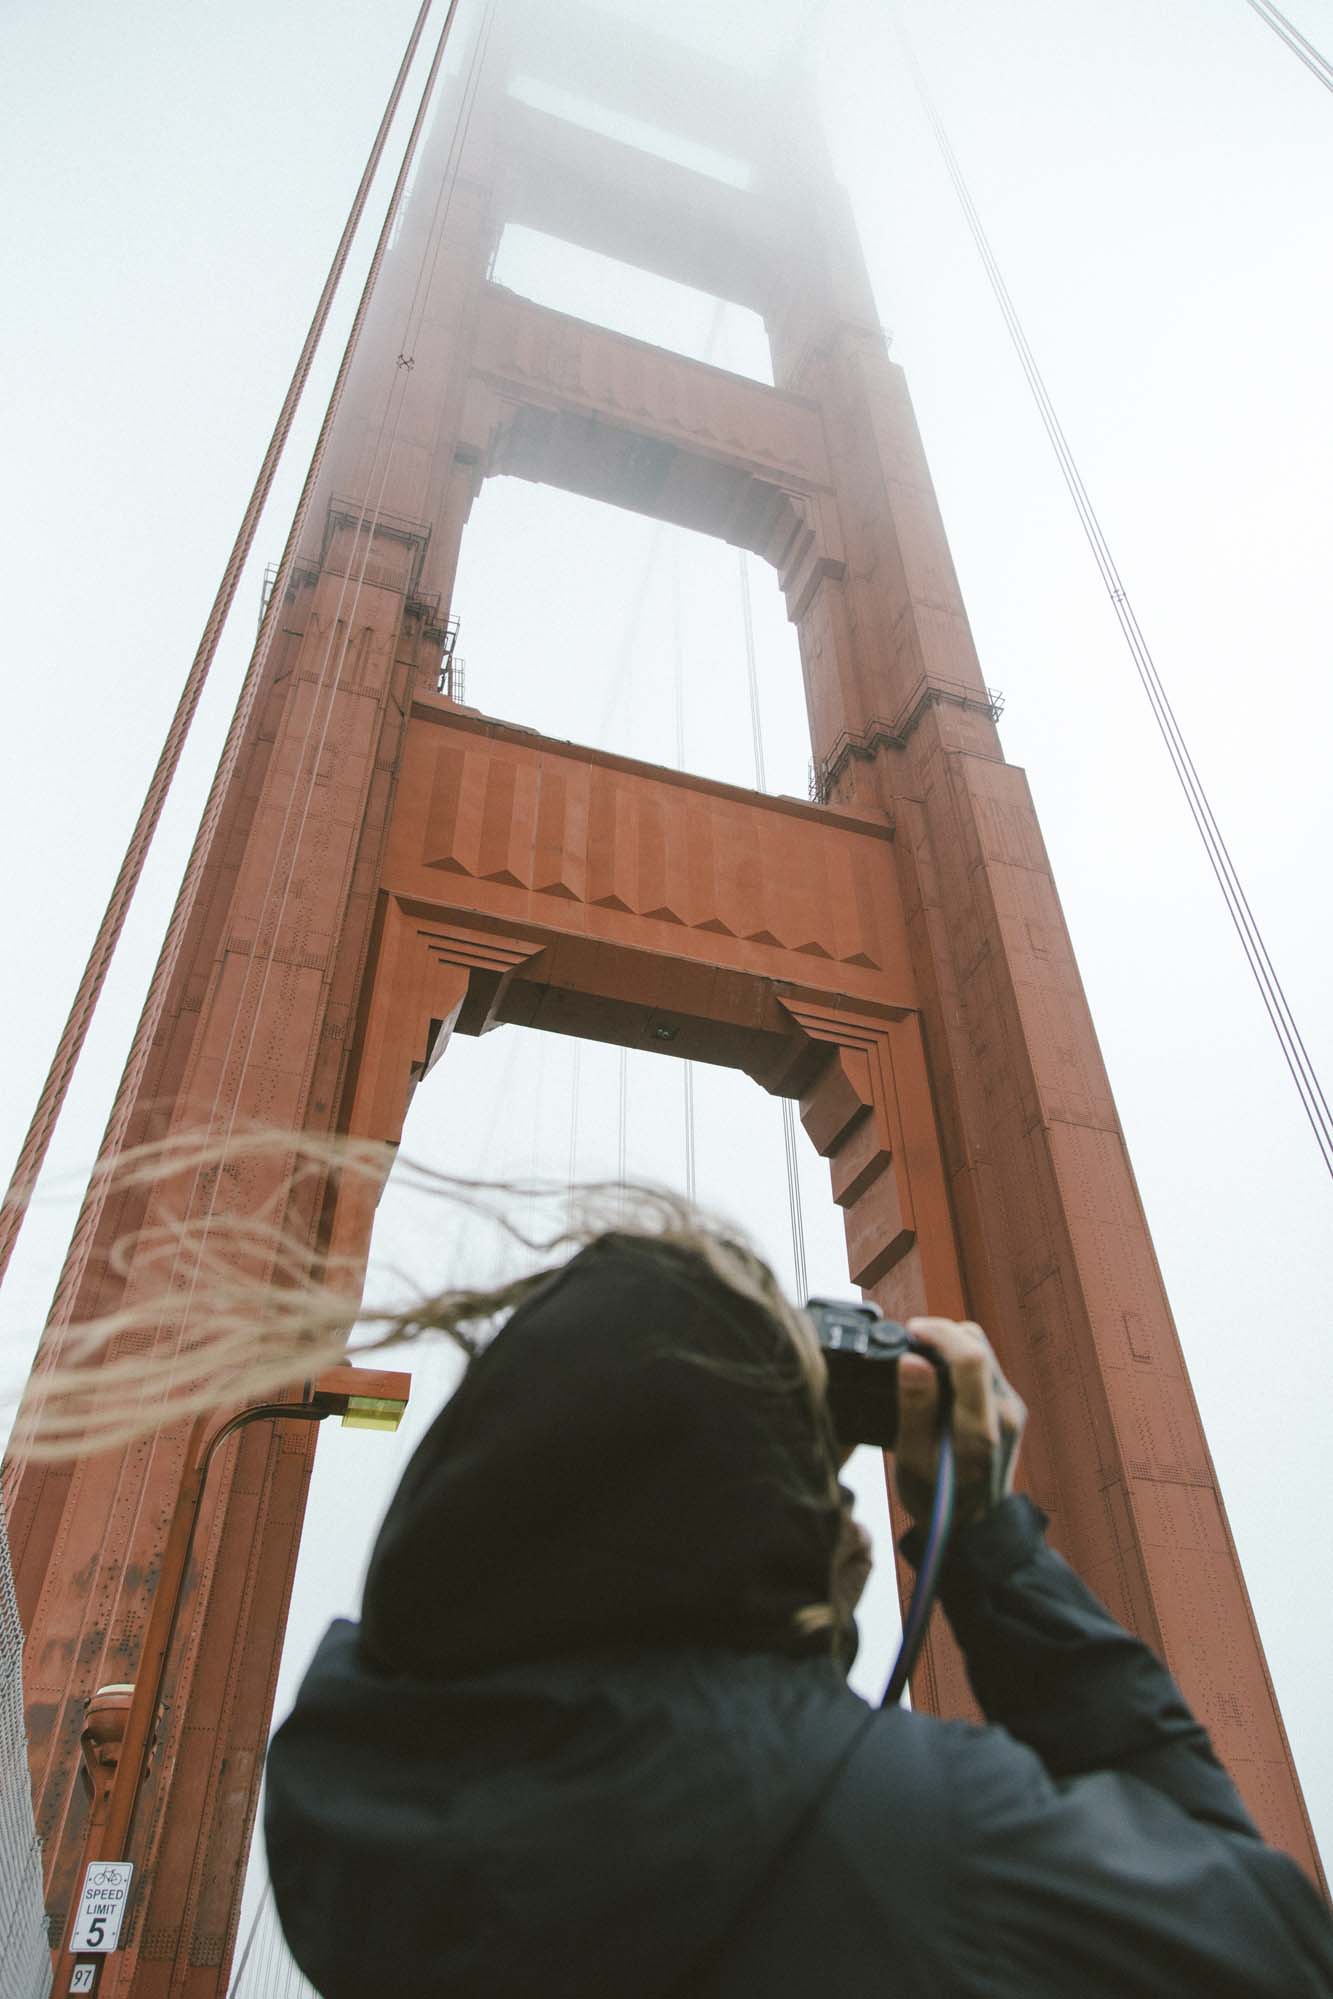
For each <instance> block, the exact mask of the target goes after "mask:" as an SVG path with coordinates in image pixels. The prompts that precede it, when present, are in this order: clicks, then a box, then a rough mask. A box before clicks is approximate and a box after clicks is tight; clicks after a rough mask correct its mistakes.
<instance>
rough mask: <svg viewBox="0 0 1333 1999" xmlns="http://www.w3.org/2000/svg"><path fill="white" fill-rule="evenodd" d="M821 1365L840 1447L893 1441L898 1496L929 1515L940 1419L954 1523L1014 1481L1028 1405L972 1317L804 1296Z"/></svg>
mask: <svg viewBox="0 0 1333 1999" xmlns="http://www.w3.org/2000/svg"><path fill="white" fill-rule="evenodd" d="M806 1309H807V1311H808V1312H809V1314H810V1316H811V1319H812V1321H813V1322H814V1326H815V1331H816V1333H817V1334H818V1336H819V1344H820V1347H821V1348H822V1350H823V1354H824V1359H825V1362H826V1364H827V1367H828V1396H829V1407H830V1410H831V1412H832V1416H833V1427H834V1429H835V1431H836V1432H837V1435H838V1439H839V1442H840V1443H841V1445H842V1446H843V1447H844V1448H850V1447H851V1446H852V1445H853V1444H876V1445H878V1446H879V1448H880V1449H881V1450H885V1451H892V1452H893V1453H894V1458H895V1470H896V1474H897V1485H898V1491H899V1495H900V1497H901V1499H902V1502H903V1505H904V1506H905V1507H906V1508H907V1511H908V1512H909V1514H910V1515H911V1516H912V1519H913V1520H914V1521H915V1522H916V1523H917V1524H919V1525H921V1526H925V1525H926V1523H927V1521H928V1520H929V1518H930V1514H931V1507H932V1502H933V1499H934V1494H935V1486H936V1479H937V1474H938V1470H939V1445H940V1434H941V1430H942V1429H943V1428H944V1427H945V1423H946V1419H947V1424H948V1428H949V1432H950V1435H951V1437H952V1441H953V1450H954V1481H955V1483H954V1497H953V1509H952V1517H953V1523H954V1525H955V1526H958V1527H961V1526H966V1524H967V1523H968V1522H969V1521H970V1520H976V1519H980V1517H981V1516H982V1515H983V1514H985V1513H988V1512H989V1511H990V1510H991V1508H992V1507H993V1506H996V1505H998V1504H999V1502H1000V1500H1001V1499H1003V1498H1004V1496H1005V1494H1006V1493H1007V1492H1008V1491H1009V1490H1010V1489H1011V1487H1012V1484H1013V1471H1014V1460H1015V1459H1016V1457H1017V1455H1018V1444H1019V1439H1020V1437H1021V1436H1022V1433H1023V1425H1024V1424H1025V1422H1026V1421H1027V1410H1026V1409H1025V1408H1024V1406H1023V1403H1022V1401H1021V1400H1020V1398H1019V1397H1018V1395H1016V1394H1015V1392H1014V1390H1013V1389H1012V1388H1011V1387H1010V1385H1009V1383H1008V1382H1007V1381H1006V1380H1005V1378H1004V1376H1003V1375H1002V1374H1001V1372H1000V1368H999V1364H998V1362H997V1361H996V1358H995V1355H994V1353H993V1351H992V1349H991V1346H990V1342H989V1341H988V1340H987V1338H986V1335H985V1334H984V1333H983V1332H982V1330H981V1327H980V1326H977V1325H974V1324H972V1323H971V1321H958V1320H953V1319H909V1320H908V1322H907V1324H906V1325H905V1326H900V1325H898V1324H897V1323H896V1322H895V1321H894V1320H892V1319H885V1318H883V1317H882V1316H881V1315H880V1313H879V1311H878V1310H877V1308H876V1307H875V1306H874V1305H869V1304H859V1303H858V1304H843V1303H840V1302H835V1301H833V1300H830V1299H824V1298H812V1299H811V1300H810V1303H809V1304H808V1306H807V1307H806Z"/></svg>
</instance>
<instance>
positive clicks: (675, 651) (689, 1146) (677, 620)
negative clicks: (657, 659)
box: [671, 542, 696, 1201]
mask: <svg viewBox="0 0 1333 1999" xmlns="http://www.w3.org/2000/svg"><path fill="white" fill-rule="evenodd" d="M671 654H672V668H673V673H672V678H673V681H674V684H675V693H676V769H677V770H684V768H685V645H684V640H683V636H682V632H681V603H680V548H679V545H678V544H677V543H675V542H673V543H672V545H671ZM681 1086H682V1089H683V1092H684V1098H685V1192H686V1194H687V1196H688V1197H689V1199H690V1200H691V1201H692V1200H693V1199H694V1190H695V1186H696V1179H695V1170H694V1066H693V1064H692V1063H691V1062H690V1061H689V1060H688V1059H687V1060H686V1061H684V1062H683V1063H682V1064H681Z"/></svg>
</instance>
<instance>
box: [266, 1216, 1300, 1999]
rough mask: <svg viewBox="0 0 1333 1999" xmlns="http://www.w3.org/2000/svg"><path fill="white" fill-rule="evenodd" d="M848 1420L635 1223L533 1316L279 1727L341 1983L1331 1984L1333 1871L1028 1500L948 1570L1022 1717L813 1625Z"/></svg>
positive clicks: (427, 1446) (440, 1431)
mask: <svg viewBox="0 0 1333 1999" xmlns="http://www.w3.org/2000/svg"><path fill="white" fill-rule="evenodd" d="M700 1353H706V1354H707V1355H708V1356H709V1360H708V1361H707V1362H702V1361H701V1360H700V1359H699V1358H698V1357H697V1356H698V1355H699V1354H700ZM816 1431H817V1425H816V1423H815V1422H814V1421H813V1420H812V1417H811V1412H810V1404H809V1397H808V1393H807V1391H806V1389H805V1386H804V1383H803V1382H802V1381H801V1380H800V1378H799V1376H798V1374H797V1373H796V1372H795V1371H794V1369H793V1368H792V1366H791V1365H790V1356H789V1355H788V1354H787V1353H786V1352H785V1351H784V1350H783V1349H782V1348H781V1347H775V1345H774V1341H773V1335H772V1332H771V1330H770V1328H769V1326H768V1322H767V1321H766V1319H765V1318H764V1316H763V1315H762V1314H760V1313H758V1312H752V1311H751V1310H750V1308H748V1307H746V1306H743V1305H739V1304H738V1303H736V1301H734V1300H730V1299H728V1300H727V1301H726V1302H725V1303H724V1302H723V1301H722V1299H720V1298H719V1296H718V1294H717V1292H716V1290H715V1289H714V1287H712V1286H711V1285H709V1284H706V1283H701V1282H700V1281H699V1280H698V1278H697V1276H696V1275H692V1274H691V1271H690V1267H689V1266H688V1264H687V1263H685V1262H684V1261H683V1260H677V1261H675V1262H674V1263H673V1261H672V1260H671V1259H670V1258H666V1259H665V1260H664V1258H663V1255H662V1253H661V1252H655V1253H650V1252H645V1251H644V1250H642V1249H641V1248H639V1247H637V1246H636V1245H634V1244H633V1243H631V1242H629V1241H627V1240H626V1239H623V1238H612V1239H610V1240H609V1241H606V1242H604V1243H602V1244H598V1245H595V1246H594V1248H593V1249H591V1250H589V1251H586V1252H585V1253H584V1254H583V1255H582V1256H581V1257H579V1258H577V1259H576V1260H575V1261H574V1263H573V1264H571V1265H570V1266H569V1268H568V1270H567V1271H566V1272H565V1273H564V1274H563V1275H562V1276H561V1278H559V1279H558V1280H556V1281H555V1282H554V1283H553V1284H552V1285H551V1286H550V1287H549V1288H548V1289H546V1290H545V1291H543V1292H542V1293H540V1294H539V1295H538V1296H537V1297H536V1298H535V1299H533V1300H530V1301H529V1302H528V1303H527V1304H526V1305H525V1306H523V1307H522V1308H521V1310H520V1311H519V1312H517V1313H516V1314H515V1315H514V1317H513V1319H512V1320H511V1321H510V1323H509V1325H508V1326H507V1327H506V1329H505V1331H504V1332H503V1333H502V1334H501V1335H500V1336H499V1338H498V1339H497V1340H496V1341H495V1342H494V1343H493V1345H492V1346H491V1347H490V1348H489V1349H488V1350H487V1352H486V1353H485V1354H484V1355H483V1356H482V1358H481V1359H480V1360H479V1361H477V1362H475V1363H474V1364H473V1366H472V1367H471V1368H470V1369H469V1372H468V1375H467V1377H466V1378H465V1380H464V1382H463V1384H462V1386H461V1387H460V1389H459V1391H458V1393H457V1394H456V1395H455V1396H454V1398H453V1400H452V1401H451V1402H450V1403H449V1404H448V1406H447V1407H446V1408H445V1410H444V1411H443V1412H442V1414H441V1416H440V1417H439V1418H438V1419H437V1421H436V1423H435V1424H434V1425H433V1427H432V1429H431V1430H430V1431H429V1432H428V1434H427V1436H426V1437H425V1439H424V1440H423V1442H422V1444H421V1446H420V1448H419V1450H418V1452H417V1454H416V1456H415V1457H414V1459H413V1461H412V1463H411V1464H410V1465H409V1467H408V1470H407V1473H406V1474H405V1476H404V1479H403V1482H402V1484H401V1486H400V1488H399V1491H398V1493H397V1495H396V1496H395V1499H394V1501H393V1504H392V1505H391V1507H390V1510H389V1514H388V1516H387V1518H386V1520H385V1523H384V1527H383V1529H382V1532H381V1535H380V1539H379V1542H378V1544H377V1547H376V1550H375V1554H374V1556H373V1558H372V1562H371V1568H370V1573H369V1576H368V1579H367V1585H366V1594H365V1603H364V1609H363V1617H362V1621H361V1623H360V1625H354V1624H350V1623H346V1622H339V1623H336V1624H334V1625H333V1627H332V1628H331V1629H330V1631H329V1632H328V1634H327V1636H326V1637H325V1639H324V1641H323V1644H322V1645H321V1647H320V1649H319V1652H318V1653H317V1655H316V1658H315V1660H314V1663H313V1665H312V1666H311V1668H310V1671H309V1673H308V1674H307V1676H306V1679H305V1682H304V1684H303V1686H302V1688H301V1692H300V1694H299V1696H298V1699H297V1702H296V1706H295V1708H294V1711H293V1713H292V1714H291V1716H290V1717H289V1718H288V1720H287V1721H286V1722H285V1723H284V1725H283V1727H282V1728H281V1729H280V1730H279V1732H278V1734H277V1736H276V1737H275V1738H274V1742H273V1746H272V1749H271V1752H270V1757H269V1767H268V1790H267V1805H266V1834H267V1841H268V1851H269V1865H270V1871H271V1874H272V1879H273V1884H274V1890H275V1894H276V1897H277V1905H278V1910H279V1914H280V1916H281V1919H282V1923H283V1927H284V1930H285V1931H286V1934H287V1938H288V1941H289V1943H290V1945H291V1947H292V1950H293V1953H294V1955H295V1957H296V1959H297V1962H298V1963H299V1964H300V1965H301V1967H302V1969H303V1970H304V1971H305V1972H306V1973H307V1975H308V1976H309V1977H310V1978H311V1980H312V1981H313V1982H314V1984H315V1985H316V1986H317V1987H318V1989H319V1990H320V1992H321V1993H323V1994H325V1995H326V1996H327V1999H368V1995H373V1994H376V1993H377V1992H380V1991H383V1992H385V1993H386V1994H387V1993H393V1994H396V1993H398V1992H413V1993H420V1994H423V1995H439V1996H440V1999H446V1995H447V1999H622V1996H623V1999H751V1995H753V1999H760V1995H763V1999H788V1995H790V1999H797V1995H798V1994H799V1995H801V1999H807V1995H809V1994H811V1993H817V1994H818V1993H826V1994H829V1995H856V1999H860V1995H867V1996H868V1995H871V1994H875V1993H880V1992H883V1993H885V1994H890V1993H891V1994H894V1995H902V1999H912V1996H913V1995H921V1999H926V1996H927V1995H929V1999H950V1996H951V1995H955V1994H957V1995H960V1999H961V1995H965V1994H966V1995H973V1994H977V1995H980V1994H986V1995H1004V1994H1009V1993H1013V1994H1020V1993H1021V1994H1024V1995H1030V1999H1037V1995H1052V1999H1055V1995H1060V1999H1082V1995H1089V1999H1093V1995H1098V1996H1099V1995H1106V1999H1110V1995H1113V1994H1114V1995H1118V1996H1122V1995H1130V1994H1142V1995H1144V1996H1145V1999H1147V1995H1153V1999H1176V1995H1179V1999H1186V1995H1188V1999H1204V1996H1205V1995H1206V1999H1229V1995H1235V1999H1241V1995H1247V1999H1264V1996H1266V1995H1272V1999H1278V1995H1282V1999H1306V1995H1309V1999H1314V1995H1326V1994H1330V1993H1333V1933H1331V1932H1330V1926H1329V1923H1328V1920H1327V1915H1326V1911H1325V1909H1324V1906H1323V1904H1322V1903H1321V1902H1320V1900H1319V1898H1318V1896H1317V1895H1316V1893H1315V1891H1314V1890H1313V1888H1312V1887H1311V1886H1310V1885H1309V1884H1308V1883H1307V1882H1306V1880H1305V1878H1304V1876H1303V1875H1302V1874H1301V1873H1300V1871H1299V1870H1298V1869H1297V1868H1296V1867H1295V1865H1294V1864H1293V1863H1292V1862H1291V1861H1290V1860H1288V1859H1287V1858H1286V1857H1285V1856H1283V1855H1281V1854H1279V1853H1277V1852H1275V1851H1274V1850H1273V1849H1271V1848H1269V1847H1267V1846H1265V1845H1264V1844H1263V1842H1262V1841H1261V1840H1260V1839H1259V1838H1258V1835H1257V1834H1256V1832H1255V1830H1254V1828H1253V1826H1252V1824H1251V1822H1250V1820H1249V1818H1248V1817H1247V1815H1246V1813H1245V1811H1244V1808H1243V1807H1242V1805H1241V1804H1240V1801H1239V1799H1238V1798H1237V1796H1236V1793H1235V1790H1234V1788H1233V1787H1232V1785H1231V1782H1230V1780H1229V1779H1228V1778H1227V1776H1226V1775H1225V1773H1224V1772H1223V1771H1222V1769H1221V1768H1220V1767H1219V1765H1218V1764H1217V1762H1216V1761H1215V1759H1214V1757H1213V1755H1212V1752H1211V1750H1210V1748H1209V1745H1208V1740H1207V1737H1206V1735H1205V1734H1204V1732H1203V1730H1202V1729H1201V1728H1200V1727H1199V1726H1198V1724H1197V1723H1196V1722H1195V1721H1194V1720H1193V1718H1192V1716H1191V1715H1190V1714H1189V1712H1188V1710H1187V1709H1186V1707H1185V1705H1184V1703H1183V1701H1182V1699H1181V1697H1180V1695H1179V1693H1178V1692H1177V1690H1176V1688H1175V1686H1174V1684H1173V1682H1172V1681H1171V1679H1170V1678H1169V1676H1168V1675H1167V1673H1166V1672H1165V1670H1164V1669H1163V1668H1162V1667H1161V1666H1160V1665H1159V1664H1158V1662H1157V1661H1156V1660H1155V1659H1154V1658H1153V1656H1152V1655H1151V1653H1149V1652H1148V1650H1147V1649H1146V1648H1145V1647H1144V1646H1142V1645H1141V1644H1140V1643H1139V1642H1138V1641H1137V1640H1135V1639H1133V1638H1131V1637H1130V1636H1129V1635H1128V1634H1127V1633H1126V1632H1124V1631H1123V1630H1122V1629H1121V1628H1120V1627H1119V1626H1118V1625H1116V1624H1115V1623H1114V1621H1113V1620H1112V1619H1111V1618H1110V1617H1109V1616H1108V1614H1107V1613H1106V1612H1105V1611H1104V1610H1103V1609H1102V1607H1101V1606H1100V1605H1099V1604H1098V1603H1097V1602H1096V1600H1095V1599H1094V1598H1093V1597H1092V1596H1091V1595H1090V1594H1089V1593H1088V1592H1087V1591H1086V1590H1085V1589H1084V1588H1083V1586H1082V1584H1081V1583H1080V1582H1079V1581H1078V1580H1077V1578H1076V1577H1075V1576H1074V1575H1073V1574H1072V1573H1071V1571H1070V1570H1069V1569H1068V1568H1067V1567H1066V1566H1065V1564H1064V1563H1063V1562H1061V1561H1060V1559H1059V1557H1058V1556H1056V1555H1055V1554H1053V1553H1052V1552H1051V1551H1050V1550H1048V1549H1047V1548H1046V1546H1045V1543H1044V1540H1043V1534H1042V1529H1043V1525H1044V1522H1043V1520H1042V1516H1041V1515H1040V1514H1039V1513H1038V1512H1037V1511H1036V1509H1035V1508H1033V1507H1032V1506H1031V1505H1030V1504H1029V1503H1028V1502H1027V1501H1026V1500H1024V1499H1010V1500H1007V1501H1005V1502H1004V1504H1003V1505H1002V1506H1001V1507H999V1508H998V1509H997V1510H996V1511H995V1512H994V1513H993V1514H991V1515H990V1516H989V1517H988V1518H987V1519H986V1520H985V1521H983V1522H981V1523H979V1524H978V1525H976V1526H973V1527H971V1528H968V1529H967V1530H965V1532H963V1533H962V1534H960V1535H959V1536H958V1538H957V1541H956V1544H955V1546H954V1549H953V1550H952V1552H951V1554H950V1557H949V1560H948V1562H947V1563H946V1568H945V1574H944V1579H943V1584H942V1597H943V1601H944V1605H945V1608H946V1611H947V1613H948V1615H949V1617H950V1620H951V1622H952V1624H953V1627H954V1630H955V1632H956V1634H957V1636H958V1638H959V1640H960V1642H961V1644H962V1646H963V1649H964V1652H965V1654H966V1657H967V1661H968V1667H969V1671H970V1674H971V1677H972V1682H973V1686H974V1688H975V1691H976V1694H977V1698H978V1700H979V1701H980V1703H981V1706H982V1708H983V1710H984V1712H985V1713H986V1715H987V1717H988V1719H989V1721H990V1723H991V1724H992V1725H991V1726H989V1727H986V1728H973V1727H970V1726H966V1725H964V1724H961V1723H949V1722H939V1721H935V1720H932V1719H930V1718H928V1717H925V1716H920V1715H914V1714H911V1713H905V1712H902V1711H901V1710H893V1711H888V1712H879V1711H876V1710H873V1709H869V1708H867V1707H866V1706H865V1704H864V1703H863V1702H862V1701H861V1700H860V1699H858V1697H857V1696H856V1695H854V1694H853V1693H851V1692H850V1690H849V1689H848V1687H847V1685H846V1683H845V1679H844V1677H843V1671H842V1669H841V1668H840V1667H839V1666H838V1665H837V1664H836V1663H835V1662H834V1661H833V1660H832V1659H831V1658H830V1657H829V1656H828V1642H829V1641H828V1635H827V1632H826V1631H825V1632H819V1631H814V1632H811V1631H809V1630H808V1629H807V1628H806V1626H807V1624H808V1622H809V1620H805V1621H801V1620H797V1619H796V1617H795V1613H796V1612H797V1611H798V1610H800V1609H802V1608H803V1607H805V1606H807V1605H809V1604H811V1603H815V1602H818V1601H820V1600H821V1599H822V1598H823V1597H824V1595H825V1594H826V1592H827V1586H828V1570H829V1560H830V1556H831V1552H832V1546H833V1537H834V1535H835V1533H836V1525H837V1516H836V1509H835V1507H834V1505H833V1504H832V1502H831V1499H830V1496H829V1493H828V1490H827V1488H828V1476H827V1470H826V1466H827V1458H826V1456H825V1454H824V1449H823V1446H822V1443H821V1440H820V1439H819V1437H818V1435H817V1434H816ZM909 1539H910V1537H909ZM910 1552H911V1549H910V1547H909V1553H910Z"/></svg>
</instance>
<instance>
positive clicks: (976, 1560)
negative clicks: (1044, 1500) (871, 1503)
mask: <svg viewBox="0 0 1333 1999" xmlns="http://www.w3.org/2000/svg"><path fill="white" fill-rule="evenodd" d="M1046 1525H1047V1516H1046V1515H1045V1514H1044V1513H1043V1512H1042V1510H1041V1508H1040V1507H1039V1506H1035V1505H1034V1504H1033V1502H1032V1501H1031V1500H1030V1499H1029V1498H1028V1496H1027V1494H1026V1493H1020V1492H1011V1493H1007V1494H1006V1495H1005V1497H1004V1498H1003V1499H1001V1500H999V1501H998V1502H997V1504H996V1505H994V1506H992V1507H990V1508H988V1510H987V1511H986V1512H985V1513H981V1514H976V1515H974V1516H973V1517H972V1518H971V1519H969V1520H968V1521H966V1522H965V1523H964V1524H963V1525H961V1526H959V1527H957V1528H955V1530H954V1532H953V1534H952V1535H951V1536H950V1539H949V1546H948V1548H947V1550H946V1552H945V1557H944V1567H943V1571H942V1574H943V1575H944V1576H946V1577H953V1576H957V1577H959V1578H962V1577H964V1576H970V1577H972V1578H973V1579H975V1580H976V1581H977V1582H998V1581H1000V1580H1001V1579H1002V1578H1003V1577H1005V1576H1007V1575H1010V1574H1012V1573H1013V1571H1014V1570H1015V1569H1018V1568H1021V1567H1022V1566H1023V1564H1024V1562H1027V1561H1030V1560H1031V1558H1032V1556H1033V1555H1034V1554H1035V1553H1036V1551H1037V1550H1038V1549H1039V1548H1040V1547H1042V1546H1043V1544H1044V1542H1045V1535H1046ZM925 1545H926V1532H925V1528H924V1526H921V1525H913V1526H912V1527H910V1528H909V1529H908V1531H907V1533H905V1534H904V1535H903V1536H902V1538H901V1540H900V1541H899V1543H898V1547H899V1549H900V1550H901V1552H902V1554H903V1556H904V1558H905V1559H906V1560H907V1561H908V1562H910V1563H911V1565H912V1567H913V1568H915V1567H916V1566H917V1564H918V1563H919V1562H920V1560H921V1556H922V1554H923V1552H924V1550H925Z"/></svg>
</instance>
